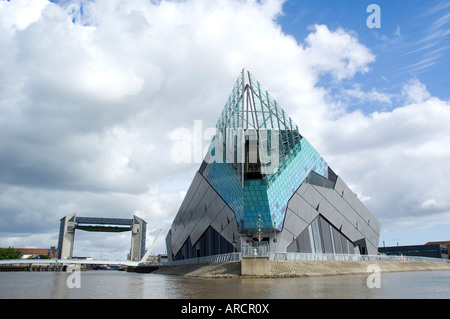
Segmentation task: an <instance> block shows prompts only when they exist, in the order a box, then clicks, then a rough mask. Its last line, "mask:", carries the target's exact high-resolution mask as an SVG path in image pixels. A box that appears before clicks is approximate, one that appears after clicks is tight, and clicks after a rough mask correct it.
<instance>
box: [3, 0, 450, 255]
mask: <svg viewBox="0 0 450 319" xmlns="http://www.w3.org/2000/svg"><path fill="white" fill-rule="evenodd" d="M371 3H376V4H378V6H379V8H380V11H379V12H380V16H379V17H380V20H379V21H380V23H381V25H380V28H369V27H368V24H367V19H368V18H370V19H369V20H371V17H370V16H371V14H372V13H373V12H372V11H369V12H367V7H368V6H369V4H371ZM371 21H375V20H371ZM0 52H1V54H0V247H8V246H12V247H37V248H48V247H50V246H56V245H57V242H58V239H57V238H58V231H59V220H60V219H61V218H62V217H64V216H66V215H68V214H70V213H73V212H76V213H77V214H78V215H79V216H89V217H91V216H98V217H119V218H131V216H132V215H133V214H135V215H137V216H139V217H141V218H143V219H144V220H146V221H147V223H148V226H147V229H148V233H147V247H149V246H150V245H151V244H152V243H153V241H154V239H155V236H156V235H157V234H158V232H159V230H160V229H161V228H164V231H163V233H162V234H161V236H160V237H159V238H158V239H157V240H156V241H155V245H154V246H153V249H152V251H153V252H155V253H164V252H165V240H164V239H165V235H166V233H167V231H168V229H169V227H170V225H171V223H172V220H173V218H174V216H175V214H176V213H177V210H178V207H179V205H180V204H181V201H182V199H183V197H184V194H185V193H186V191H187V188H188V187H189V185H190V182H191V180H192V178H193V176H194V174H195V171H196V170H197V169H198V167H199V163H196V162H195V161H194V154H192V161H191V163H177V162H176V158H177V155H178V154H179V152H181V150H180V149H181V148H178V147H177V146H178V145H179V144H180V141H181V142H182V143H184V145H185V146H186V147H185V149H190V147H189V146H192V143H190V142H191V140H192V139H191V140H190V139H189V136H190V134H186V132H187V133H189V132H192V133H193V126H194V121H201V124H202V132H205V131H207V130H208V128H212V127H214V125H215V123H216V121H217V119H218V117H219V115H220V113H221V111H222V108H223V106H224V105H225V102H226V99H227V97H228V94H229V93H230V90H231V88H232V87H233V85H234V82H235V80H236V78H237V76H238V74H239V72H240V71H241V69H242V68H243V67H245V68H246V69H248V70H249V71H250V72H252V74H253V75H254V76H255V77H256V78H257V79H258V80H259V81H260V82H261V83H262V84H263V85H264V86H265V87H266V88H267V89H268V90H269V91H270V92H271V94H272V96H273V97H274V98H275V99H276V100H277V102H279V104H280V105H281V106H282V107H283V108H284V109H285V110H286V112H287V113H288V114H290V115H291V117H292V118H293V120H294V121H295V122H296V123H297V124H298V125H299V128H300V131H301V134H302V135H303V136H305V137H306V138H307V139H308V140H309V141H310V142H311V144H312V145H313V146H314V147H315V148H316V149H317V150H318V151H319V153H321V154H322V155H323V157H324V158H325V159H326V161H327V162H328V164H329V165H330V166H331V167H332V168H333V170H334V171H335V172H336V173H337V174H338V175H340V176H341V177H342V178H343V179H344V180H345V181H346V183H347V184H348V185H349V186H350V187H351V188H352V189H353V191H354V192H355V193H356V194H357V195H358V196H359V198H360V199H361V200H362V201H364V203H365V204H366V206H367V207H368V208H369V209H370V210H371V211H372V213H373V214H374V215H375V217H376V218H377V219H378V220H379V221H380V222H381V225H382V234H381V238H380V245H382V244H383V242H384V243H385V244H386V245H396V244H397V243H398V244H400V245H407V244H423V243H425V242H427V241H437V240H450V235H449V234H450V196H449V192H450V166H449V165H448V164H447V163H449V162H450V125H449V123H450V91H449V89H448V88H449V83H450V73H449V72H448V70H450V58H449V56H450V55H449V53H450V4H449V3H448V2H447V1H438V0H436V1H432V2H431V1H387V0H371V1H365V0H364V1H363V0H361V1H355V0H343V1H325V0H324V1H317V0H315V1H312V0H305V1H281V0H265V1H255V0H217V1H205V0H187V1H166V0H164V1H163V0H161V1H158V0H152V1H150V0H127V1H124V0H95V1H94V0H92V1H88V0H86V1H84V0H73V1H48V0H11V1H5V0H1V1H0ZM197 123H199V122H197ZM207 137H208V136H207V134H206V133H205V138H204V140H203V145H202V147H207V146H208V143H209V141H208V138H207ZM130 239H131V234H130V233H129V232H126V233H119V234H114V233H90V232H83V231H77V232H76V234H75V247H74V255H77V256H91V257H94V258H107V259H113V258H120V259H124V258H126V254H127V252H128V251H129V248H130Z"/></svg>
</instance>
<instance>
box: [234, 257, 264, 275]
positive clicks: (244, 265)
mask: <svg viewBox="0 0 450 319" xmlns="http://www.w3.org/2000/svg"><path fill="white" fill-rule="evenodd" d="M269 270H270V267H269V258H268V257H244V258H242V260H241V276H262V277H266V276H269V275H270V271H269Z"/></svg>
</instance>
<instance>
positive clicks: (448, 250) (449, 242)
mask: <svg viewBox="0 0 450 319" xmlns="http://www.w3.org/2000/svg"><path fill="white" fill-rule="evenodd" d="M425 245H445V246H447V252H450V240H447V241H429V242H428V243H426V244H425Z"/></svg>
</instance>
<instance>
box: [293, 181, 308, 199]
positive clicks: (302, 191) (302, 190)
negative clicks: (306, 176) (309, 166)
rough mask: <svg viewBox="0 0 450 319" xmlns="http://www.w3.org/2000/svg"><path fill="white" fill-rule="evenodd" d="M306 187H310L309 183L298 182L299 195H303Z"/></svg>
mask: <svg viewBox="0 0 450 319" xmlns="http://www.w3.org/2000/svg"><path fill="white" fill-rule="evenodd" d="M308 187H310V184H307V183H301V184H300V187H299V188H298V189H297V191H296V192H297V193H298V194H299V195H300V196H301V195H303V194H304V193H305V192H306V190H307V189H308Z"/></svg>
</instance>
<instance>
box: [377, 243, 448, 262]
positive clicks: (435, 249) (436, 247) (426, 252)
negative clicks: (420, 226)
mask: <svg viewBox="0 0 450 319" xmlns="http://www.w3.org/2000/svg"><path fill="white" fill-rule="evenodd" d="M378 252H379V253H380V254H386V255H387V256H416V257H431V258H446V259H448V249H447V246H446V245H442V244H428V243H427V244H425V245H410V246H390V247H379V248H378Z"/></svg>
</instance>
